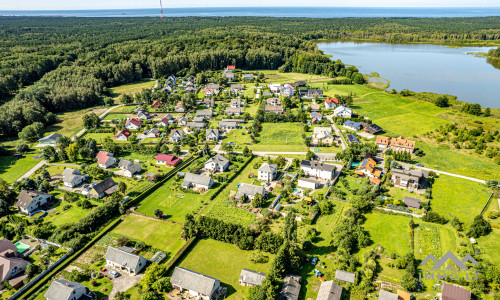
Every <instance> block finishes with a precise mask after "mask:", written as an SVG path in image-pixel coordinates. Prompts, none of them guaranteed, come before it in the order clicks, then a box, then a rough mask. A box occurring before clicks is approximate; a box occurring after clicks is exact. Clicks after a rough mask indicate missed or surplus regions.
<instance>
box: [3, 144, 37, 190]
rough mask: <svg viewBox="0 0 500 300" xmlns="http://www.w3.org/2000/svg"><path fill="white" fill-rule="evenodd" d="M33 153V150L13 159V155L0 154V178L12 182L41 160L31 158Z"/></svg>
mask: <svg viewBox="0 0 500 300" xmlns="http://www.w3.org/2000/svg"><path fill="white" fill-rule="evenodd" d="M36 154H38V153H36ZM33 155H35V151H31V152H30V153H27V154H25V155H24V156H23V157H22V158H20V159H14V157H13V156H0V178H1V179H3V180H5V181H7V183H14V182H15V181H16V180H17V179H19V178H20V177H21V176H23V175H24V174H25V173H26V172H28V171H29V170H31V169H32V168H33V167H34V166H36V165H37V164H38V163H39V162H40V161H41V160H39V159H33Z"/></svg>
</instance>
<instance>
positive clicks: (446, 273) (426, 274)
mask: <svg viewBox="0 0 500 300" xmlns="http://www.w3.org/2000/svg"><path fill="white" fill-rule="evenodd" d="M449 260H451V261H452V262H453V264H454V265H455V266H456V268H458V271H462V272H460V273H458V272H456V268H455V267H453V265H452V264H450V265H448V266H447V267H445V268H444V270H442V267H443V266H444V265H445V264H446V262H448V261H449ZM429 261H432V262H433V263H434V265H433V266H432V268H430V269H429V270H423V272H421V273H420V274H419V278H420V280H422V279H423V280H438V279H439V280H445V279H450V280H458V279H461V278H463V279H465V280H477V275H479V273H477V272H476V270H472V269H469V268H468V267H467V266H466V265H465V263H466V262H470V263H471V264H473V265H474V266H479V263H478V262H477V261H476V260H475V259H474V258H473V257H472V256H471V255H470V254H467V255H466V256H465V257H464V258H463V259H461V260H460V259H459V258H458V257H457V256H456V255H455V254H453V253H452V252H451V251H448V252H447V253H446V254H445V255H444V256H443V257H441V259H439V260H438V259H437V258H436V257H435V256H434V255H432V254H429V255H428V256H427V257H426V258H425V259H424V260H423V261H422V262H421V263H420V265H421V266H425V265H427V264H428V263H429Z"/></svg>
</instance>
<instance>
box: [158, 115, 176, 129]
mask: <svg viewBox="0 0 500 300" xmlns="http://www.w3.org/2000/svg"><path fill="white" fill-rule="evenodd" d="M174 122H175V118H174V116H172V115H171V114H167V115H166V116H165V117H163V119H161V121H160V122H158V123H157V124H156V125H157V126H161V127H167V126H168V125H169V124H173V123H174Z"/></svg>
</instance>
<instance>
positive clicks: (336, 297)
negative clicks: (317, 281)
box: [316, 280, 342, 300]
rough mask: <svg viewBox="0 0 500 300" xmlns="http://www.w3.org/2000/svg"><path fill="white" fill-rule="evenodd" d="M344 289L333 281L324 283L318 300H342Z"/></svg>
mask: <svg viewBox="0 0 500 300" xmlns="http://www.w3.org/2000/svg"><path fill="white" fill-rule="evenodd" d="M341 296H342V287H341V286H340V285H339V284H338V283H336V282H335V281H333V280H329V281H323V282H322V283H321V285H320V287H319V291H318V296H317V297H316V300H340V298H341Z"/></svg>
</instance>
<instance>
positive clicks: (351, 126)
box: [344, 120, 361, 131]
mask: <svg viewBox="0 0 500 300" xmlns="http://www.w3.org/2000/svg"><path fill="white" fill-rule="evenodd" d="M344 127H345V128H348V129H351V130H354V131H358V130H360V129H361V124H359V123H357V122H353V121H350V120H347V121H345V122H344Z"/></svg>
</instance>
